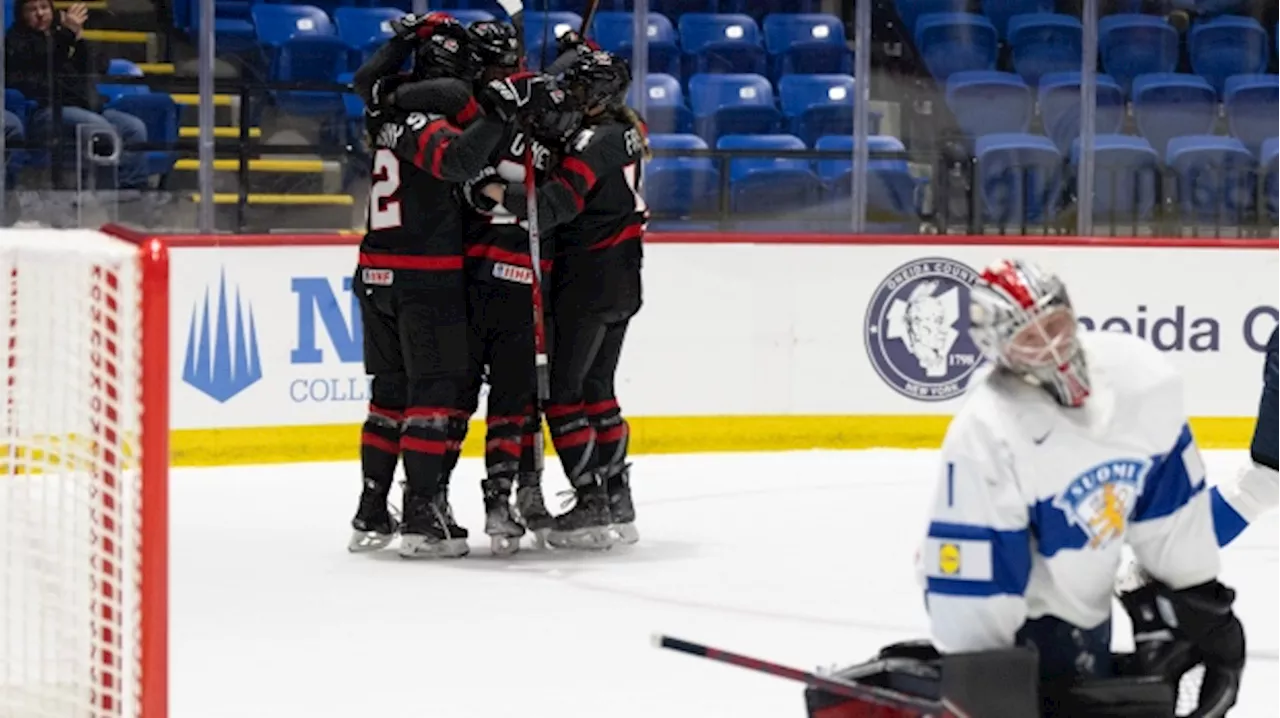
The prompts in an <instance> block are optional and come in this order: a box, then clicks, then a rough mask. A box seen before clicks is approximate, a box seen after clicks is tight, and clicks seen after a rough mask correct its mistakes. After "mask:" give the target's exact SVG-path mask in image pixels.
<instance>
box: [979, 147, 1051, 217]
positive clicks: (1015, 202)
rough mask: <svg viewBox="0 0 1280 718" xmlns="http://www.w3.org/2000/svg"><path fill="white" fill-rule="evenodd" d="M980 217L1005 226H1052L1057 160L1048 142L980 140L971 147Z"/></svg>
mask: <svg viewBox="0 0 1280 718" xmlns="http://www.w3.org/2000/svg"><path fill="white" fill-rule="evenodd" d="M975 155H976V156H977V163H978V165H977V166H978V169H977V183H978V196H979V197H980V198H981V200H982V208H983V218H984V221H987V222H995V223H997V224H999V225H1001V226H1004V227H1018V226H1020V225H1022V224H1035V223H1041V222H1048V221H1052V220H1053V218H1054V215H1055V214H1056V212H1057V209H1058V198H1059V194H1060V192H1061V189H1062V155H1061V153H1059V152H1058V148H1057V147H1056V146H1054V144H1053V142H1051V141H1050V140H1049V138H1047V137H1041V136H1039V135H1027V134H1020V133H1019V134H1001V135H984V136H982V137H979V138H978V140H977V142H976V143H975Z"/></svg>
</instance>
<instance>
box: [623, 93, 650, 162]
mask: <svg viewBox="0 0 1280 718" xmlns="http://www.w3.org/2000/svg"><path fill="white" fill-rule="evenodd" d="M615 115H616V116H617V118H618V121H619V122H624V123H626V124H629V125H631V126H632V127H634V128H635V129H636V133H637V134H639V135H640V142H641V143H642V144H643V145H644V158H645V159H646V160H651V159H653V149H652V148H650V147H649V127H648V125H646V124H645V122H644V120H642V119H640V115H639V114H637V113H636V111H635V110H633V109H631V108H630V107H628V106H626V105H620V106H619V107H618V109H617V111H616V112H615Z"/></svg>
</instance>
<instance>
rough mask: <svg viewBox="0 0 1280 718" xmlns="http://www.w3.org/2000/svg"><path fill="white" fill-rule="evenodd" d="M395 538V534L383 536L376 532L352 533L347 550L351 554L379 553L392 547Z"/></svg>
mask: <svg viewBox="0 0 1280 718" xmlns="http://www.w3.org/2000/svg"><path fill="white" fill-rule="evenodd" d="M395 537H396V535H395V534H382V533H378V532H376V531H352V532H351V540H350V541H348V542H347V550H348V551H350V552H351V553H368V552H370V551H379V550H381V549H384V548H386V547H387V546H390V545H391V541H392V539H394V538H395Z"/></svg>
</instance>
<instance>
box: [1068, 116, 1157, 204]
mask: <svg viewBox="0 0 1280 718" xmlns="http://www.w3.org/2000/svg"><path fill="white" fill-rule="evenodd" d="M1093 158H1094V181H1093V216H1094V217H1095V218H1099V219H1106V220H1114V222H1115V223H1116V224H1124V223H1126V222H1136V221H1139V220H1146V219H1149V218H1150V217H1151V211H1152V209H1153V208H1154V207H1155V204H1156V197H1157V196H1158V195H1157V188H1158V187H1159V186H1160V180H1159V177H1160V156H1159V155H1158V154H1156V151H1155V148H1153V147H1152V146H1151V143H1150V142H1147V141H1146V140H1145V139H1143V138H1141V137H1133V136H1132V135H1096V136H1095V137H1094V142H1093ZM1071 164H1073V165H1076V166H1079V164H1080V140H1079V139H1076V140H1075V142H1073V143H1072V144H1071Z"/></svg>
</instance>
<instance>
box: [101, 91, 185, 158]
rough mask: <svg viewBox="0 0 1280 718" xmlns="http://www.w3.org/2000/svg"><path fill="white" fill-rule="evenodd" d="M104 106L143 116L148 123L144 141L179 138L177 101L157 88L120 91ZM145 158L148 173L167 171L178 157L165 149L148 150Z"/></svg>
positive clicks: (138, 116)
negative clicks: (130, 93)
mask: <svg viewBox="0 0 1280 718" xmlns="http://www.w3.org/2000/svg"><path fill="white" fill-rule="evenodd" d="M107 107H108V108H110V109H113V110H119V111H121V112H127V113H128V114H130V115H133V116H134V117H137V118H138V119H139V120H142V123H143V124H144V125H146V126H147V142H156V143H160V142H167V143H170V144H171V145H172V144H176V143H177V141H178V105H177V104H176V103H174V101H173V98H172V97H170V96H169V95H167V94H164V93H158V92H157V93H148V94H135V95H121V96H119V97H117V98H115V99H114V100H112V101H111V102H110V103H109V104H108V105H107ZM146 158H147V174H148V175H167V174H169V172H171V171H172V170H173V164H174V163H175V162H177V161H178V154H177V153H176V152H172V151H167V150H148V151H147V152H146Z"/></svg>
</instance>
